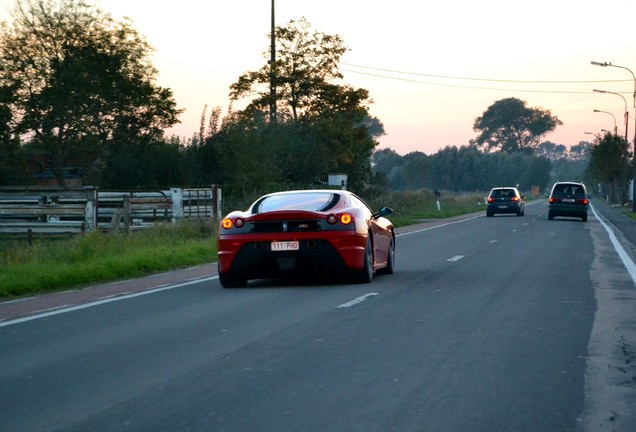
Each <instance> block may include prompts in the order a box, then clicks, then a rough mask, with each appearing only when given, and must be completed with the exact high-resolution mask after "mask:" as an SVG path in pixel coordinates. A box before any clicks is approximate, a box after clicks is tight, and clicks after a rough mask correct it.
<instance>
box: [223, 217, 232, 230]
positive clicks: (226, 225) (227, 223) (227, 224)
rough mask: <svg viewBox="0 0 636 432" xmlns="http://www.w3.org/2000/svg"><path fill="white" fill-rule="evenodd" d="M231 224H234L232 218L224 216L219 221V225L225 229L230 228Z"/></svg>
mask: <svg viewBox="0 0 636 432" xmlns="http://www.w3.org/2000/svg"><path fill="white" fill-rule="evenodd" d="M233 225H234V222H232V219H230V218H225V219H223V220H222V221H221V226H222V227H223V228H225V229H230V228H232V226H233Z"/></svg>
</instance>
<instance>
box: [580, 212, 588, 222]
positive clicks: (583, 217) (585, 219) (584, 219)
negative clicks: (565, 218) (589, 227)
mask: <svg viewBox="0 0 636 432" xmlns="http://www.w3.org/2000/svg"><path fill="white" fill-rule="evenodd" d="M581 220H582V221H583V222H587V215H586V214H585V215H583V216H581Z"/></svg>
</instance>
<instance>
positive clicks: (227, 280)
mask: <svg viewBox="0 0 636 432" xmlns="http://www.w3.org/2000/svg"><path fill="white" fill-rule="evenodd" d="M219 282H220V283H221V286H222V287H223V288H244V287H246V286H247V279H245V278H241V277H238V276H236V275H234V274H232V273H221V272H219Z"/></svg>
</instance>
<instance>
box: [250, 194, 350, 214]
mask: <svg viewBox="0 0 636 432" xmlns="http://www.w3.org/2000/svg"><path fill="white" fill-rule="evenodd" d="M339 198H340V195H338V194H334V193H330V192H307V193H289V194H280V195H269V196H266V197H264V198H262V199H261V200H260V201H258V202H256V203H255V204H254V207H253V208H252V213H263V212H268V211H275V210H305V211H326V210H329V209H330V208H332V207H333V206H334V205H336V203H337V202H338V199H339Z"/></svg>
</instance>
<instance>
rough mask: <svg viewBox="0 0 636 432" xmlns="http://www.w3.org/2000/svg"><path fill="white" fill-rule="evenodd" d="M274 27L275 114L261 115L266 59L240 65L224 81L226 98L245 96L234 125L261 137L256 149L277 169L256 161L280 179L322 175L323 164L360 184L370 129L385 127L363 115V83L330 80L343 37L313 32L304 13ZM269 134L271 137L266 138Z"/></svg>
mask: <svg viewBox="0 0 636 432" xmlns="http://www.w3.org/2000/svg"><path fill="white" fill-rule="evenodd" d="M275 32H276V40H277V42H278V45H277V60H276V63H275V65H274V66H275V67H274V69H275V82H276V90H277V95H278V96H277V100H276V107H277V122H276V123H273V122H271V121H269V122H268V120H269V107H270V104H271V103H272V100H271V96H270V92H269V85H270V78H271V75H270V65H268V64H266V65H264V66H263V67H262V68H261V69H259V70H257V71H251V72H246V73H244V74H243V75H241V76H240V77H239V79H238V81H237V82H236V83H234V84H232V85H231V86H230V89H231V92H230V98H231V101H232V103H234V102H235V101H237V100H239V99H242V98H250V102H249V103H248V105H247V107H246V108H245V109H243V110H242V111H239V112H237V113H235V117H236V118H235V121H234V122H233V123H232V125H233V126H232V129H233V131H234V132H238V129H237V127H239V126H241V127H243V128H245V129H246V130H249V134H248V135H249V136H250V137H251V139H254V140H255V141H258V142H260V143H261V145H265V144H267V145H268V147H267V148H264V149H261V150H259V151H258V152H259V153H263V154H267V155H274V159H275V160H276V161H278V169H276V170H275V169H272V167H271V166H270V165H269V164H265V163H262V164H260V167H261V169H263V170H268V173H269V174H271V173H273V172H278V173H279V175H280V176H281V177H280V180H281V181H283V182H285V183H288V184H290V183H305V184H306V183H316V182H320V181H323V182H324V180H325V179H326V176H327V174H328V173H329V172H344V173H347V174H348V176H349V178H348V184H349V186H350V187H351V188H352V189H358V190H360V189H361V188H364V187H365V186H366V185H367V184H368V183H369V182H370V178H371V165H370V158H371V154H372V152H373V149H374V148H375V147H376V146H377V142H376V140H375V137H377V136H380V135H382V134H384V128H383V125H382V123H381V122H380V121H379V120H378V119H376V118H374V117H372V116H370V115H369V110H368V106H367V105H368V104H370V103H371V100H370V98H369V93H368V91H367V90H365V89H360V88H353V87H351V86H348V85H339V84H335V83H333V82H332V81H334V80H335V79H338V78H342V76H341V74H340V72H339V71H338V62H339V60H340V57H341V56H342V54H343V53H344V52H345V51H346V48H345V47H344V45H343V43H342V38H341V37H340V36H337V35H336V36H333V35H327V34H324V33H320V32H312V31H311V30H310V25H309V23H308V22H307V21H306V20H305V19H304V18H301V19H299V20H296V21H294V20H292V21H290V23H289V25H288V26H287V27H284V28H283V27H277V28H276V29H275ZM264 125H265V126H267V127H265V128H263V126H264ZM224 127H225V125H224ZM222 129H223V128H222ZM257 133H260V134H261V135H263V136H262V137H260V138H259V137H257ZM273 136H276V138H277V139H276V140H275V141H270V138H271V137H273ZM254 150H255V151H256V149H254ZM268 160H269V159H268ZM254 168H256V169H258V168H259V165H256V166H255V167H254ZM226 171H227V172H229V169H228V170H226ZM237 174H239V175H240V174H241V173H240V172H238V173H237ZM245 175H250V176H253V175H254V173H249V174H248V173H245Z"/></svg>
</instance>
